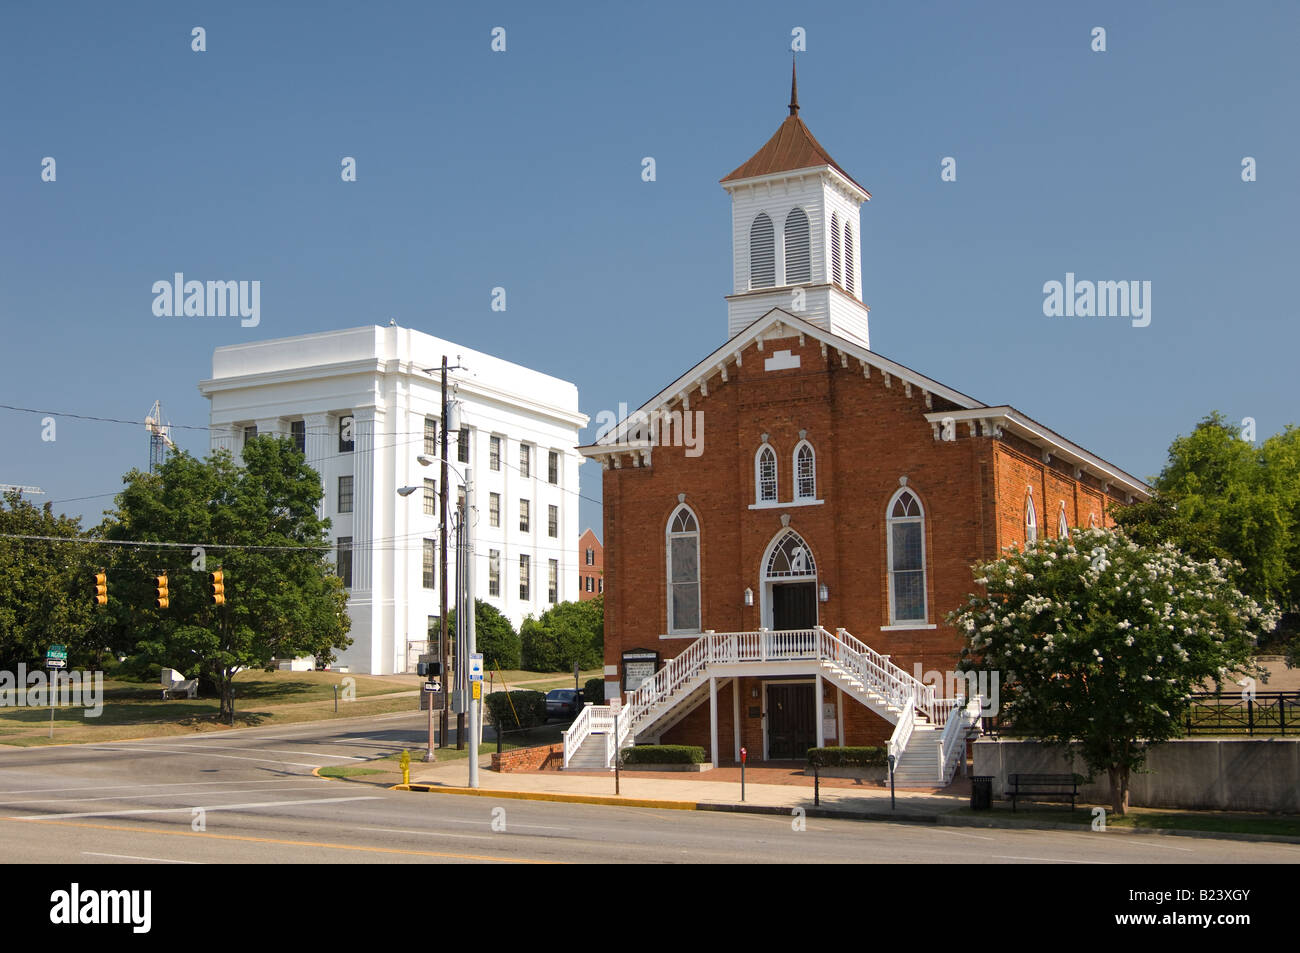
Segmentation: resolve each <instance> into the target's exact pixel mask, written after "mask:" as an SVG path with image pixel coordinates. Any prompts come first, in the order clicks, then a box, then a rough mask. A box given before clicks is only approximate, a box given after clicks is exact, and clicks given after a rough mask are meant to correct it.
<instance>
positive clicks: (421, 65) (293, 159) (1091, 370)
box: [0, 2, 1300, 531]
mask: <svg viewBox="0 0 1300 953" xmlns="http://www.w3.org/2000/svg"><path fill="white" fill-rule="evenodd" d="M194 26H202V27H204V28H205V29H206V31H207V51H206V52H204V53H196V52H193V51H192V50H191V48H190V43H191V33H190V31H191V29H192V28H193V27H194ZM497 26H501V27H504V28H505V29H506V45H507V49H506V51H505V52H502V53H497V52H493V51H492V50H491V48H490V43H491V31H492V29H493V28H494V27H497ZM1096 26H1102V27H1104V28H1105V29H1106V31H1107V34H1106V45H1107V50H1106V52H1104V53H1098V52H1093V51H1092V50H1091V48H1090V44H1091V31H1092V28H1093V27H1096ZM794 27H803V28H804V30H805V31H806V33H807V52H804V53H801V54H799V73H800V79H799V88H800V101H801V105H802V110H801V116H802V117H803V118H804V120H805V121H806V122H807V123H808V125H809V127H810V128H811V129H812V130H813V132H814V134H815V135H816V136H817V137H818V139H819V140H820V141H821V143H822V145H823V146H825V147H826V148H827V149H828V150H829V151H830V153H831V154H832V155H833V156H834V157H835V158H836V160H837V161H838V162H839V164H840V165H841V166H843V167H844V168H845V169H847V170H848V171H849V172H850V174H852V175H853V176H854V178H856V179H857V180H858V181H859V182H861V183H862V184H863V185H864V186H866V188H867V189H869V190H870V191H871V192H872V194H873V199H872V201H871V202H870V203H868V204H867V206H866V207H865V208H864V210H863V220H862V224H863V234H862V249H861V256H862V271H863V285H864V292H865V294H864V297H865V300H866V301H867V303H868V304H869V305H870V306H871V308H872V312H871V341H872V345H873V348H874V349H875V350H877V351H879V352H880V353H882V354H884V355H886V356H888V357H890V358H893V359H894V360H898V361H901V362H902V363H904V364H907V365H909V366H911V367H914V368H915V369H917V370H919V371H921V372H922V373H924V374H927V375H929V376H930V377H933V378H935V379H937V380H939V381H942V382H943V383H945V384H947V385H949V386H952V387H954V388H957V389H958V390H961V391H964V392H965V393H968V394H971V395H972V396H975V397H977V398H979V399H981V400H984V401H987V402H990V403H1010V404H1013V405H1015V406H1016V407H1018V408H1019V409H1020V410H1022V411H1023V412H1025V413H1027V414H1029V415H1030V416H1032V417H1034V418H1035V419H1037V420H1039V421H1041V422H1043V423H1045V424H1047V425H1048V426H1050V427H1052V428H1053V429H1055V430H1057V431H1058V432H1060V433H1062V434H1064V435H1066V436H1067V437H1069V438H1070V439H1072V440H1074V441H1076V442H1077V443H1079V444H1081V445H1083V446H1084V447H1087V448H1088V449H1090V450H1092V451H1094V452H1096V453H1098V454H1100V455H1102V456H1104V457H1106V458H1108V459H1110V460H1111V461H1113V462H1114V463H1116V464H1117V465H1119V466H1121V467H1123V468H1125V469H1127V470H1128V471H1130V472H1132V473H1134V474H1136V475H1138V476H1149V475H1151V474H1154V473H1155V472H1156V471H1158V470H1159V468H1160V467H1161V465H1162V463H1163V461H1164V457H1165V451H1166V449H1167V447H1168V445H1169V442H1170V440H1171V439H1172V438H1173V437H1174V436H1175V435H1177V434H1179V433H1185V432H1187V431H1189V430H1190V429H1191V428H1192V427H1193V426H1194V425H1195V423H1196V421H1197V420H1198V419H1200V418H1201V417H1202V416H1204V415H1205V414H1207V413H1208V412H1210V411H1211V410H1214V409H1219V410H1222V411H1223V412H1224V413H1226V414H1227V415H1228V416H1229V417H1231V418H1233V419H1237V420H1239V419H1241V418H1243V417H1246V416H1251V417H1254V418H1255V419H1256V421H1257V423H1258V430H1259V436H1260V438H1261V439H1262V438H1263V437H1265V436H1267V435H1268V434H1270V433H1273V432H1275V431H1277V430H1280V429H1282V428H1283V427H1284V426H1285V425H1286V424H1288V423H1291V422H1293V421H1297V420H1300V413H1297V411H1296V400H1295V397H1294V377H1295V372H1294V369H1293V368H1294V365H1295V353H1296V351H1297V345H1300V332H1297V330H1296V322H1295V318H1296V315H1295V295H1294V286H1295V274H1296V272H1297V268H1296V264H1297V240H1296V226H1295V223H1296V221H1297V220H1300V186H1298V185H1297V168H1296V164H1297V158H1298V157H1300V129H1298V124H1297V123H1296V121H1295V103H1296V102H1297V101H1300V68H1298V67H1297V65H1296V60H1295V57H1294V44H1295V41H1296V39H1297V37H1300V5H1296V4H1291V3H1276V4H1265V3H1254V2H1251V3H1244V4H1235V5H1234V4H1197V3H1138V4H1118V3H1116V4H1109V3H1102V4H1091V5H1089V6H1088V8H1087V9H1086V10H1085V9H1084V8H1082V7H1081V6H1078V5H1069V6H1068V7H1067V6H1066V5H1057V4H1039V3H1004V4H978V5H976V4H970V3H966V2H955V3H930V4H904V3H894V4H834V5H819V4H807V3H797V4H796V3H765V2H747V3H744V4H674V3H657V4H652V5H649V6H647V5H622V4H620V5H596V4H591V5H576V4H575V5H558V6H557V5H545V6H539V5H537V4H535V3H520V4H484V5H464V8H459V9H458V8H456V7H454V6H452V5H444V4H429V3H375V4H353V3H314V4H305V3H300V4H288V3H283V4H272V3H243V2H221V3H130V4H112V5H110V4H102V3H82V4H76V3H73V4H58V5H50V4H46V5H36V4H24V5H22V6H18V5H16V4H9V5H6V6H5V8H4V10H3V12H2V13H0V117H2V118H0V123H2V124H3V125H2V126H0V129H2V130H3V134H2V135H0V321H2V322H3V327H4V330H5V332H6V333H5V341H6V345H5V346H4V348H3V349H0V403H4V404H12V405H17V406H22V407H34V408H40V409H48V410H54V411H66V412H71V413H79V414H88V415H96V416H104V417H117V418H126V419H131V420H137V421H138V420H142V419H143V417H144V415H145V413H146V411H147V410H148V409H149V407H150V406H151V405H152V403H153V401H154V400H156V399H161V400H162V401H163V405H164V407H165V409H166V411H167V414H168V416H169V417H170V418H171V420H172V422H173V423H175V424H181V425H185V424H193V425H203V424H206V422H207V404H206V401H204V400H203V398H201V397H200V396H199V394H198V391H197V389H196V383H197V382H198V381H199V380H200V379H202V378H204V377H207V376H209V374H210V372H211V357H212V349H213V348H215V347H217V346H220V345H223V344H232V343H238V342H242V341H247V340H257V339H265V338H273V337H283V336H286V335H293V334H303V333H308V332H313V331H321V330H328V329H334V328H342V327H353V326H356V325H361V324H366V323H376V324H386V323H387V322H388V320H389V318H396V319H397V320H398V322H399V323H401V324H403V325H406V326H410V327H415V328H420V329H423V330H427V331H429V332H431V333H434V334H438V335H440V336H443V337H446V338H449V339H451V340H454V341H457V342H460V343H463V344H464V345H465V346H466V347H469V348H476V349H481V350H485V351H489V352H491V353H495V354H497V355H499V356H501V357H503V358H506V359H508V360H513V361H517V362H520V363H523V364H527V365H529V366H533V367H536V368H538V369H540V370H543V371H546V372H548V373H551V374H555V375H557V376H559V377H563V378H566V379H568V380H572V381H575V382H576V383H577V384H578V387H579V392H580V395H581V401H582V407H583V410H584V411H585V412H587V413H588V414H590V415H591V416H592V418H593V422H594V419H595V416H596V414H597V413H598V412H599V411H600V410H602V409H607V408H608V409H613V408H616V407H617V406H618V403H619V402H620V401H626V402H627V403H629V404H631V405H633V406H635V405H636V404H638V403H640V402H641V401H643V400H644V399H646V398H647V397H649V396H650V395H652V394H653V393H655V392H657V391H658V390H659V389H660V388H661V387H662V386H663V385H664V384H666V383H667V382H668V381H670V380H671V379H673V378H674V377H676V376H677V374H678V373H680V372H681V371H683V370H684V369H686V368H687V367H689V366H690V365H691V364H693V363H694V362H695V361H696V360H698V359H699V358H701V357H703V356H704V355H705V354H707V353H708V352H709V351H710V350H711V349H712V348H714V347H715V346H717V345H718V344H719V343H721V342H722V340H723V339H724V338H725V334H726V306H725V302H724V301H723V295H725V294H727V293H728V292H730V290H731V287H730V282H731V242H730V218H729V205H728V199H727V196H726V193H725V192H724V191H723V190H722V189H721V188H720V187H719V185H718V179H720V178H721V177H722V176H723V175H725V174H727V173H728V172H730V171H731V170H732V169H733V168H735V167H736V166H738V165H739V164H740V163H741V162H743V161H744V160H745V159H746V158H748V157H749V156H750V155H751V154H752V153H753V152H754V151H755V150H757V149H758V147H759V146H761V145H762V144H763V142H765V141H766V140H767V138H768V137H769V136H770V135H771V134H772V132H774V131H775V129H776V127H777V126H778V125H779V123H780V122H781V120H782V118H783V117H784V116H785V113H786V110H785V104H786V102H787V100H788V95H789V68H790V64H789V61H790V52H789V49H790V38H791V30H792V29H793V28H794ZM45 156H52V157H54V158H55V160H56V162H57V181H55V182H53V183H49V182H42V181H41V160H42V158H43V157H45ZM343 156H353V157H355V158H356V160H357V170H358V181H357V182H355V183H344V182H342V181H341V179H340V175H339V171H340V160H341V159H342V157H343ZM644 156H653V157H654V158H655V160H656V165H657V179H656V181H654V182H644V181H642V179H641V175H640V173H641V159H642V157H644ZM945 156H952V157H954V158H956V160H957V180H956V181H955V182H942V181H941V180H940V162H941V160H942V159H943V157H945ZM1244 156H1252V157H1254V158H1255V159H1256V161H1257V174H1258V180H1257V181H1255V182H1251V183H1245V182H1243V181H1242V178H1241V162H1242V158H1243V157H1244ZM175 271H183V272H185V273H186V274H187V275H188V276H190V277H196V278H232V279H246V280H254V279H256V280H260V281H261V283H262V306H261V323H260V325H259V326H258V327H256V328H244V327H241V326H240V324H239V321H238V319H233V318H224V319H223V318H160V317H155V316H154V314H153V312H152V308H151V306H152V301H153V295H152V293H151V291H150V289H151V286H152V284H153V282H155V281H158V280H160V279H169V278H170V277H171V275H172V273H173V272H175ZM1066 272H1074V273H1075V274H1076V275H1077V276H1078V277H1079V278H1081V279H1084V278H1087V279H1093V280H1144V281H1150V282H1151V283H1152V302H1151V304H1152V309H1151V317H1152V321H1151V324H1150V326H1149V327H1145V328H1134V327H1132V326H1131V325H1130V322H1129V321H1127V320H1125V319H1122V318H1073V319H1066V318H1047V317H1045V316H1044V315H1043V309H1042V304H1043V292H1042V287H1043V283H1044V282H1047V281H1051V280H1063V279H1064V276H1065V274H1066ZM495 286H502V287H504V288H506V290H507V296H508V297H507V302H508V310H507V311H506V312H504V313H499V312H493V311H492V310H490V296H491V289H492V288H493V287H495ZM593 431H594V427H593V428H592V429H591V430H589V431H588V432H587V433H586V435H585V436H586V438H588V439H590V437H591V436H592V433H593ZM176 438H177V441H178V443H179V444H180V445H181V446H182V447H185V448H187V449H190V450H192V451H196V452H205V451H206V447H207V437H206V435H205V434H203V433H202V432H201V431H197V430H195V431H186V430H183V429H181V430H178V431H177V432H176ZM0 447H2V448H3V450H2V451H0V482H11V483H23V484H36V485H40V486H42V487H44V488H45V489H46V491H47V495H46V496H45V497H39V498H38V499H44V500H54V501H56V504H57V508H58V509H59V510H62V511H66V512H71V513H81V514H85V516H86V519H87V522H89V523H93V522H95V521H97V520H98V518H99V516H100V513H101V511H102V510H103V509H104V508H105V507H107V506H109V505H111V502H112V496H111V495H112V494H113V493H114V492H116V491H117V490H118V489H119V488H120V485H121V483H120V477H121V474H122V473H124V472H125V471H127V470H128V469H129V468H131V467H132V466H140V467H144V466H146V465H147V460H148V458H147V438H146V435H145V432H144V430H143V427H142V426H140V425H138V424H137V425H135V426H124V425H113V424H105V423H95V422H89V421H78V420H76V419H71V418H61V419H60V420H59V423H58V431H57V440H55V441H54V442H52V443H51V442H45V441H42V440H41V426H40V417H39V416H36V415H32V414H24V413H16V412H12V411H8V410H0ZM582 477H583V480H582V482H583V489H582V492H583V493H584V495H586V496H588V497H592V498H593V499H598V498H599V496H600V471H599V469H598V468H597V465H596V464H593V463H588V464H586V465H585V466H584V467H583V468H582ZM101 494H102V495H101ZM87 496H94V497H95V498H92V499H85V500H78V499H74V498H79V497H87ZM65 501H67V502H65ZM582 521H583V523H584V524H585V525H592V526H595V527H596V528H597V530H598V531H599V527H600V519H599V506H598V504H597V503H595V502H590V501H584V503H583V512H582Z"/></svg>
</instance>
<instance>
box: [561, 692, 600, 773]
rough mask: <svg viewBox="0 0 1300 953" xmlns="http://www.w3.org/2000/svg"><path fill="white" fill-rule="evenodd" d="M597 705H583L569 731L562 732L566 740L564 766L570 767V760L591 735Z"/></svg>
mask: <svg viewBox="0 0 1300 953" xmlns="http://www.w3.org/2000/svg"><path fill="white" fill-rule="evenodd" d="M595 707H596V706H595V705H583V706H582V711H580V712H579V713H578V717H577V718H575V719H573V724H571V725H570V726H569V727H568V729H567V730H565V731H562V732H560V734H561V736H563V738H564V766H565V767H566V768H567V767H568V766H569V758H570V757H572V756H573V754H574V753H575V752H576V751H577V750H578V749H579V748H581V747H582V743H583V742H584V741H586V740H587V736H588V735H589V734H591V718H592V710H593V709H594V708H595Z"/></svg>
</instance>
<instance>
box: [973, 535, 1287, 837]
mask: <svg viewBox="0 0 1300 953" xmlns="http://www.w3.org/2000/svg"><path fill="white" fill-rule="evenodd" d="M1235 572H1236V566H1235V564H1232V563H1222V562H1219V561H1216V560H1210V561H1209V562H1197V561H1195V560H1193V559H1191V558H1189V557H1188V556H1186V555H1184V554H1183V553H1181V552H1179V551H1178V550H1177V549H1175V548H1173V547H1172V546H1169V545H1164V546H1160V547H1158V548H1151V547H1141V546H1138V545H1137V544H1136V543H1134V542H1132V541H1131V540H1129V539H1128V538H1126V537H1125V536H1123V535H1122V534H1120V533H1117V532H1115V531H1112V530H1107V529H1095V528H1090V529H1077V530H1074V531H1072V533H1071V535H1070V537H1069V538H1068V539H1040V540H1039V541H1038V542H1037V543H1033V544H1031V545H1029V546H1028V547H1026V548H1025V549H1023V550H1019V549H1016V548H1015V547H1012V548H1011V549H1009V550H1007V552H1006V553H1005V554H1004V555H1003V557H1002V558H1001V559H998V560H997V561H995V562H991V563H987V564H984V565H980V566H977V567H975V581H976V582H977V583H978V584H980V585H981V586H983V587H984V590H985V592H984V594H983V595H972V596H971V597H970V599H969V601H968V603H967V604H966V606H965V607H963V608H962V609H959V610H957V611H956V612H953V613H950V614H949V616H948V621H949V622H950V623H951V624H952V625H954V626H956V627H957V628H958V630H960V631H961V632H963V633H964V634H965V636H966V640H967V646H966V648H964V649H963V650H962V668H963V669H966V670H973V671H990V672H991V671H1001V673H1002V688H1001V691H1002V696H1001V705H1002V708H1001V713H1002V715H1003V717H1004V718H1006V719H1007V720H1008V721H1010V722H1011V723H1012V724H1013V725H1014V727H1015V730H1016V732H1017V733H1018V734H1023V735H1026V736H1030V737H1036V738H1038V739H1040V740H1042V741H1046V742H1048V743H1049V744H1052V745H1056V746H1062V747H1064V746H1069V745H1071V744H1077V745H1078V747H1079V753H1080V755H1081V757H1082V759H1083V761H1084V763H1085V764H1086V765H1087V768H1088V772H1089V775H1090V776H1092V775H1096V774H1097V773H1099V772H1102V771H1105V772H1107V773H1108V775H1109V777H1110V783H1111V797H1112V806H1113V808H1114V810H1115V811H1116V812H1118V813H1121V814H1122V813H1123V812H1124V809H1125V808H1126V807H1127V804H1128V786H1129V774H1130V772H1131V771H1133V770H1136V769H1140V768H1141V766H1142V764H1143V763H1144V761H1145V759H1146V748H1147V746H1148V745H1150V744H1153V743H1158V742H1161V741H1166V740H1168V739H1169V738H1172V737H1174V736H1176V735H1178V734H1179V731H1180V726H1181V724H1182V723H1183V720H1184V718H1185V716H1186V711H1187V706H1188V696H1189V695H1190V693H1191V692H1194V691H1200V690H1202V689H1203V687H1204V685H1205V683H1206V682H1207V680H1214V681H1215V683H1216V684H1218V683H1221V682H1224V681H1229V680H1231V679H1232V678H1233V677H1235V676H1236V675H1238V674H1249V675H1254V676H1257V677H1258V676H1259V675H1260V674H1261V673H1260V672H1259V671H1258V670H1257V668H1256V666H1255V664H1254V662H1253V661H1252V659H1251V648H1252V646H1253V645H1254V642H1255V640H1256V638H1257V637H1258V635H1259V634H1260V633H1262V632H1267V631H1271V630H1272V629H1273V627H1274V626H1275V625H1276V624H1277V618H1278V613H1277V611H1276V609H1267V610H1266V609H1262V608H1261V607H1260V606H1259V605H1258V604H1257V603H1256V602H1255V601H1254V600H1252V599H1250V598H1249V597H1247V596H1245V595H1243V594H1242V593H1241V592H1240V591H1239V590H1238V589H1237V588H1236V586H1235V585H1234V583H1233V577H1234V573H1235Z"/></svg>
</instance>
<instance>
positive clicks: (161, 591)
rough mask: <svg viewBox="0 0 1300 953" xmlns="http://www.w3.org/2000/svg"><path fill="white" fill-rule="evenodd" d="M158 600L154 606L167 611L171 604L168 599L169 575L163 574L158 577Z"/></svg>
mask: <svg viewBox="0 0 1300 953" xmlns="http://www.w3.org/2000/svg"><path fill="white" fill-rule="evenodd" d="M156 585H157V586H158V598H157V599H156V600H155V601H154V606H155V607H157V608H159V609H166V608H167V606H168V603H169V600H168V598H167V574H166V573H163V574H162V575H161V576H158V577H157V583H156Z"/></svg>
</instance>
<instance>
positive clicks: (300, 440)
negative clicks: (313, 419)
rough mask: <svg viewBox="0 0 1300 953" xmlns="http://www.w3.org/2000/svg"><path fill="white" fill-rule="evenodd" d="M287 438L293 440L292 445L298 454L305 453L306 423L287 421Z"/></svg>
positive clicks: (303, 421) (302, 421)
mask: <svg viewBox="0 0 1300 953" xmlns="http://www.w3.org/2000/svg"><path fill="white" fill-rule="evenodd" d="M289 436H290V437H291V438H293V445H294V446H295V447H296V448H297V449H298V452H299V453H306V452H307V421H305V420H291V421H289Z"/></svg>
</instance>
